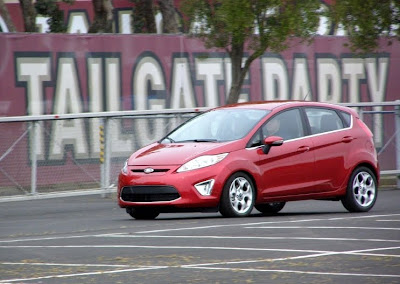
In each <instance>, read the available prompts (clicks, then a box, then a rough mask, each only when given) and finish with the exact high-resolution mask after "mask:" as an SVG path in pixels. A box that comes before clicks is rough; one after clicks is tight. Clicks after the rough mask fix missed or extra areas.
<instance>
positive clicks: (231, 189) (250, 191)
mask: <svg viewBox="0 0 400 284" xmlns="http://www.w3.org/2000/svg"><path fill="white" fill-rule="evenodd" d="M255 195H256V194H255V188H254V185H253V182H252V180H251V179H250V177H249V176H248V175H247V174H245V173H241V172H238V173H235V174H234V175H232V176H231V177H230V178H229V179H228V180H227V182H226V183H225V185H224V189H223V192H222V196H221V203H220V209H219V211H220V213H221V214H222V215H223V216H225V217H245V216H249V215H250V213H251V211H252V210H253V207H254V202H255Z"/></svg>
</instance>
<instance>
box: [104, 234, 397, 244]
mask: <svg viewBox="0 0 400 284" xmlns="http://www.w3.org/2000/svg"><path fill="white" fill-rule="evenodd" d="M107 237H109V238H141V239H142V238H151V239H215V240H219V239H221V240H225V239H229V240H247V239H248V240H301V241H335V242H336V241H346V242H347V241H354V242H383V243H390V242H392V243H400V240H389V239H359V238H317V237H315V238H312V237H309V238H308V237H284V236H275V237H253V236H202V235H196V236H193V235H179V236H176V235H130V234H123V233H121V234H115V235H113V234H109V235H107Z"/></svg>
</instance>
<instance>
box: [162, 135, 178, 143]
mask: <svg viewBox="0 0 400 284" xmlns="http://www.w3.org/2000/svg"><path fill="white" fill-rule="evenodd" d="M165 139H166V140H168V141H169V142H171V143H176V142H175V140H174V139H172V138H171V137H169V136H167V137H164V138H163V139H162V140H161V141H163V140H165Z"/></svg>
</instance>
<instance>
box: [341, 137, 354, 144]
mask: <svg viewBox="0 0 400 284" xmlns="http://www.w3.org/2000/svg"><path fill="white" fill-rule="evenodd" d="M353 140H354V138H353V137H352V136H345V137H343V138H342V142H343V143H350V142H351V141H353Z"/></svg>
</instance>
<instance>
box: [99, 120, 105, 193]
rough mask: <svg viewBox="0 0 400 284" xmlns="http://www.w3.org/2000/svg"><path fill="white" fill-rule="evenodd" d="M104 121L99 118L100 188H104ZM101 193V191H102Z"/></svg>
mask: <svg viewBox="0 0 400 284" xmlns="http://www.w3.org/2000/svg"><path fill="white" fill-rule="evenodd" d="M104 121H105V119H104V118H103V119H99V139H100V156H99V162H100V186H101V190H102V191H104V190H105V182H104V178H105V172H104ZM102 194H103V193H102Z"/></svg>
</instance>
